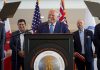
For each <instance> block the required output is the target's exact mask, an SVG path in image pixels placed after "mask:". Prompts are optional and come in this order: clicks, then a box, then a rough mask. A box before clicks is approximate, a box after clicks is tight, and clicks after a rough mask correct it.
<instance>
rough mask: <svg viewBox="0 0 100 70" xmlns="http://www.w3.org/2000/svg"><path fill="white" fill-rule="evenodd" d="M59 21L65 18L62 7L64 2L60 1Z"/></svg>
mask: <svg viewBox="0 0 100 70" xmlns="http://www.w3.org/2000/svg"><path fill="white" fill-rule="evenodd" d="M59 13H60V14H59V21H61V22H62V21H63V20H64V17H65V7H64V0H61V3H60V10H59Z"/></svg>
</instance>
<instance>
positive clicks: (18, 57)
mask: <svg viewBox="0 0 100 70" xmlns="http://www.w3.org/2000/svg"><path fill="white" fill-rule="evenodd" d="M1 21H2V20H1ZM66 23H67V22H66ZM66 23H64V22H61V21H59V20H58V19H57V12H56V10H54V9H50V11H49V13H48V20H47V21H46V22H43V23H41V24H39V26H38V29H37V32H36V33H50V34H53V33H70V30H69V29H68V25H67V24H66ZM84 24H85V22H84V20H82V19H79V20H78V21H77V24H76V25H77V28H78V30H77V31H75V32H73V33H72V35H73V40H74V53H73V54H74V57H75V59H74V61H75V64H76V66H77V69H78V70H94V65H93V63H94V58H93V55H94V53H93V50H92V43H94V45H95V49H96V51H95V52H96V53H95V54H96V55H97V67H98V70H100V53H99V52H100V24H98V25H96V26H95V30H94V34H93V32H92V31H90V30H87V29H85V28H84ZM17 26H18V30H16V31H15V32H13V33H12V36H13V37H11V40H10V48H11V50H12V70H20V67H21V66H22V70H24V57H25V53H24V46H25V45H24V41H25V40H24V34H31V32H28V31H27V29H26V21H25V19H19V20H18V22H17ZM15 35H16V37H14V36H15ZM4 36H5V30H4V24H3V23H2V22H0V60H1V61H0V70H1V67H2V59H3V54H4V55H5V56H4V57H6V56H8V55H9V54H10V53H9V52H6V53H5V51H4V50H3V47H4V41H5V37H4ZM78 55H81V56H78Z"/></svg>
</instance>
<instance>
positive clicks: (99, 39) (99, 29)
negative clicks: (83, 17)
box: [94, 23, 100, 58]
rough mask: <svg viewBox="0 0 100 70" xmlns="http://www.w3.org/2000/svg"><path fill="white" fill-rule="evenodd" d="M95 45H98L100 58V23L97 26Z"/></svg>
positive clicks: (97, 51)
mask: <svg viewBox="0 0 100 70" xmlns="http://www.w3.org/2000/svg"><path fill="white" fill-rule="evenodd" d="M94 45H95V47H96V53H97V58H100V23H99V24H98V25H96V26H95V31H94Z"/></svg>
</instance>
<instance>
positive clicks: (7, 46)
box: [4, 19, 12, 70]
mask: <svg viewBox="0 0 100 70" xmlns="http://www.w3.org/2000/svg"><path fill="white" fill-rule="evenodd" d="M5 31H6V42H5V45H4V50H5V51H6V52H9V55H7V56H6V58H5V59H4V70H11V56H10V55H11V54H12V51H11V49H10V37H11V28H10V24H9V19H7V20H6V21H5Z"/></svg>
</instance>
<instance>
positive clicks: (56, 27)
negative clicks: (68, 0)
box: [37, 9, 69, 33]
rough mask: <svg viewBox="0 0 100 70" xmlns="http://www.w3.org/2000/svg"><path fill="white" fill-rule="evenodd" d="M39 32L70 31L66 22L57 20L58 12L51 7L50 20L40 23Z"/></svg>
mask: <svg viewBox="0 0 100 70" xmlns="http://www.w3.org/2000/svg"><path fill="white" fill-rule="evenodd" d="M37 32H38V33H67V32H69V30H68V28H67V26H66V24H64V23H63V22H60V21H57V12H56V10H54V9H50V10H49V13H48V21H47V22H44V23H42V24H40V25H39V28H38V31H37Z"/></svg>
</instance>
